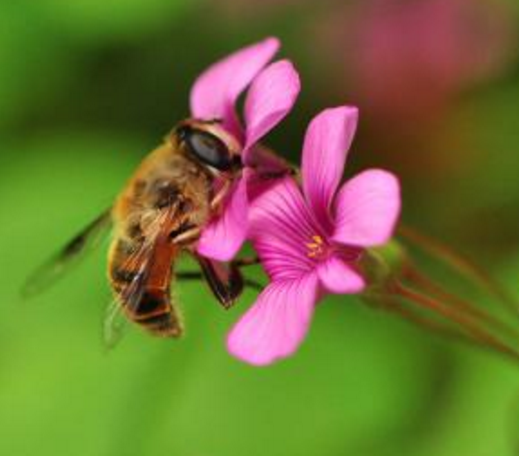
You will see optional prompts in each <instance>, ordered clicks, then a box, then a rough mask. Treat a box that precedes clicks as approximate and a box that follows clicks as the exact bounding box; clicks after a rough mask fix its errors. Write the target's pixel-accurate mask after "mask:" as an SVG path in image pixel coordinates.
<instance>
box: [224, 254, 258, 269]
mask: <svg viewBox="0 0 519 456" xmlns="http://www.w3.org/2000/svg"><path fill="white" fill-rule="evenodd" d="M260 263H261V259H260V257H259V256H258V255H254V256H249V257H244V258H237V259H236V260H233V261H231V264H232V265H233V266H235V267H237V268H243V267H245V266H254V265H256V264H260Z"/></svg>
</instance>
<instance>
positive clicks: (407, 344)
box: [0, 0, 519, 456]
mask: <svg viewBox="0 0 519 456" xmlns="http://www.w3.org/2000/svg"><path fill="white" fill-rule="evenodd" d="M421 1H425V0H421ZM404 3H405V2H404ZM409 3H411V2H409ZM352 5H353V3H352ZM508 7H509V11H508V18H509V22H510V27H511V28H512V29H513V30H515V27H517V26H518V24H519V22H518V21H517V12H518V11H519V8H518V5H517V4H516V3H515V2H514V1H510V2H509V3H508ZM343 9H344V3H341V2H337V1H324V2H311V1H300V2H295V1H292V2H290V1H284V2H279V3H272V2H263V3H260V2H259V0H258V1H257V2H254V1H243V2H233V1H232V0H226V1H214V2H204V1H202V0H199V1H188V0H175V1H172V0H170V1H168V0H146V1H145V0H129V1H128V0H127V1H124V2H123V1H122V0H113V1H106V0H90V1H88V0H78V1H75V2H65V1H60V0H40V1H37V2H36V1H30V0H23V1H22V0H20V1H17V2H8V1H7V0H3V2H2V3H1V4H0V139H1V145H0V209H1V214H2V215H1V221H2V223H1V224H0V272H1V276H0V281H1V282H0V283H1V285H2V286H1V288H0V305H1V309H2V318H1V319H0V429H1V432H0V454H1V455H13V456H25V455H30V456H32V455H38V456H45V455H54V456H56V455H75V456H83V455H96V456H97V455H107V456H108V455H125V456H131V455H157V456H160V455H179V456H233V455H240V456H241V455H251V456H254V455H258V456H260V455H261V456H264V455H270V456H276V455H283V456H289V455H330V456H332V455H333V456H337V455H360V456H389V455H395V456H397V455H398V456H405V455H413V456H460V455H471V456H487V455H488V456H508V455H514V454H518V451H519V370H518V369H517V366H514V365H512V364H510V363H508V362H507V361H505V360H504V359H503V358H500V357H498V356H492V355H490V354H488V353H484V352H482V351H478V350H476V349H473V348H470V347H466V346H462V345H458V344H456V343H454V342H452V341H445V340H442V339H441V338H440V337H438V336H436V335H431V334H428V333H426V332H424V331H423V330H422V329H420V328H415V327H413V326H410V325H408V324H407V323H405V322H401V321H400V320H398V319H396V318H394V317H392V316H391V315H388V314H384V313H381V312H375V311H373V310H372V309H370V308H368V307H365V306H364V305H363V303H362V302H361V301H359V300H358V299H356V298H354V297H329V298H327V299H326V300H325V301H324V303H323V305H321V306H319V308H318V311H317V312H316V317H315V319H314V322H313V325H312V329H311V333H310V335H309V337H308V338H307V340H306V341H305V343H304V344H303V346H302V347H301V349H300V350H299V352H298V353H297V354H296V355H295V356H294V357H293V358H291V359H288V360H286V361H283V362H280V363H279V364H276V365H274V366H271V367H268V368H262V369H258V368H253V367H250V366H247V365H245V364H242V363H240V362H238V361H236V360H234V359H233V358H231V357H230V356H229V355H228V354H227V353H226V351H225V344H224V340H225V335H226V333H227V331H228V329H229V328H230V326H231V325H232V324H233V322H235V321H236V320H237V318H238V317H239V315H241V314H242V313H243V311H244V309H245V308H246V306H248V305H250V304H251V303H252V302H253V300H254V298H255V294H254V292H253V291H247V292H246V293H245V295H244V296H243V299H242V300H241V302H240V303H239V305H238V306H237V307H236V308H234V309H232V310H231V311H228V312H224V311H222V310H221V309H220V308H219V306H218V305H217V304H216V303H215V302H214V301H213V299H212V298H211V296H210V295H209V292H208V291H207V290H206V288H205V287H204V286H203V285H202V284H200V283H185V284H180V285H179V287H178V295H179V298H180V300H181V302H182V308H183V311H184V313H185V318H186V326H187V334H186V337H185V338H184V339H183V340H181V341H162V340H154V339H153V338H150V337H149V336H147V335H145V334H142V333H141V332H139V331H138V330H136V329H134V328H128V333H127V334H126V337H125V338H124V340H123V341H122V342H121V344H120V345H119V346H118V347H117V348H116V349H115V350H112V351H109V352H107V351H106V350H105V348H104V347H103V343H102V336H101V328H102V320H103V316H104V312H105V307H106V306H107V305H108V304H109V302H110V291H109V288H108V286H107V283H106V279H105V250H106V249H103V248H102V249H100V250H99V251H96V252H95V253H94V254H93V255H91V256H90V257H89V258H88V259H87V260H86V261H85V262H84V263H82V264H81V265H80V267H78V268H77V269H75V270H73V271H71V273H70V275H69V276H67V278H66V279H65V280H63V281H61V282H60V283H58V284H56V286H55V287H53V288H52V289H50V290H49V291H48V292H46V293H45V294H44V295H42V296H40V297H37V298H35V299H34V300H31V301H22V300H21V299H20V297H19V289H20V287H21V285H22V283H23V281H24V279H25V278H26V277H27V276H28V275H29V274H30V272H31V271H32V270H33V269H34V267H35V266H37V265H38V264H39V263H41V262H42V261H43V260H44V259H45V258H46V257H48V256H49V255H51V254H52V253H53V252H55V251H56V250H57V249H58V248H59V246H60V245H62V244H63V243H64V242H65V241H66V240H67V239H68V238H70V237H71V236H72V235H74V234H75V233H76V232H77V231H78V230H79V229H81V228H82V227H83V226H84V225H86V224H87V223H88V222H89V221H90V220H92V219H93V218H95V217H96V216H97V215H98V214H99V213H100V212H101V211H102V210H103V209H105V208H106V207H108V206H109V205H110V203H111V201H112V199H113V197H114V195H116V194H117V192H118V191H119V189H120V188H121V187H122V185H124V182H125V180H126V179H127V178H128V177H129V176H130V175H131V173H132V170H133V169H134V168H135V167H136V166H137V164H138V163H139V161H140V160H141V159H142V158H143V157H144V156H145V155H146V153H147V151H149V150H151V149H152V148H153V147H155V145H156V144H157V143H158V142H159V141H160V138H161V137H162V136H163V135H164V133H165V132H167V131H168V130H169V129H170V128H171V127H172V125H174V124H175V123H176V122H177V121H178V120H180V119H182V118H184V117H186V116H187V115H188V93H189V88H190V84H191V82H192V81H193V80H194V78H195V77H196V76H197V74H199V72H200V71H202V70H203V69H204V68H205V67H207V66H208V65H209V64H210V63H212V62H214V61H215V60H217V59H218V58H220V57H221V56H223V55H225V54H226V53H229V52H231V51H233V50H235V49H238V48H239V47H241V46H243V45H245V44H249V43H252V42H255V41H258V40H260V39H262V38H263V37H264V36H269V35H276V36H278V37H280V38H281V40H282V42H283V50H282V56H284V57H289V58H291V59H292V60H294V62H295V63H296V65H297V67H298V69H299V70H300V72H301V76H302V81H303V92H302V94H301V97H300V100H299V102H298V104H297V106H296V109H295V110H294V112H293V114H291V116H290V117H289V119H288V120H287V121H286V122H285V123H284V124H283V125H282V126H280V128H278V129H277V131H276V132H274V133H273V134H272V135H271V136H270V137H269V138H268V142H269V144H270V145H272V146H273V147H275V148H276V149H277V150H280V151H281V152H282V153H283V154H284V155H285V156H287V157H289V158H291V159H292V160H293V161H294V162H296V163H297V162H298V161H299V151H300V148H301V143H302V136H303V132H304V129H305V127H306V125H307V123H308V121H309V120H310V119H311V117H312V116H313V115H314V114H315V113H317V112H318V111H319V110H321V109H323V108H325V107H327V106H332V105H338V104H342V103H355V104H358V105H359V106H360V108H361V113H362V114H361V126H360V131H359V135H358V137H357V140H356V142H355V145H354V147H353V151H352V156H351V159H350V166H349V167H348V169H347V174H348V175H351V174H352V173H353V172H354V171H355V170H358V169H361V168H365V167H368V166H384V167H386V168H389V169H391V170H393V171H395V172H397V173H398V174H399V176H400V177H401V180H402V184H403V189H404V214H403V218H404V220H405V221H406V222H407V223H409V224H412V225H414V226H417V227H418V228H420V229H422V230H424V231H426V232H428V233H431V234H433V235H435V236H437V237H439V238H441V239H443V240H445V241H447V242H450V243H452V244H454V245H456V246H457V247H458V248H459V249H460V250H461V251H464V252H468V253H469V254H470V255H471V256H472V257H474V258H477V259H478V260H479V261H480V262H481V263H482V264H484V265H485V266H486V268H487V269H488V270H489V272H491V273H492V274H493V275H494V276H495V277H496V278H498V279H499V280H501V281H502V282H503V283H505V284H507V285H508V286H509V288H510V290H511V291H512V292H513V293H514V294H515V295H516V296H518V297H519V234H518V233H519V217H518V209H519V178H518V176H519V65H518V60H517V58H516V54H517V51H518V49H519V46H517V44H518V41H517V40H516V39H515V37H516V36H517V35H513V34H512V38H511V39H510V41H509V42H507V43H506V44H503V45H502V46H507V51H508V53H509V54H510V56H509V57H508V61H507V64H506V65H503V67H502V68H501V69H500V70H499V71H497V70H496V71H495V74H492V75H491V77H490V76H489V77H488V78H486V79H484V80H480V81H478V83H477V84H466V85H464V86H460V87H459V88H458V87H456V90H451V91H450V92H449V94H448V103H446V104H445V105H444V106H443V107H442V109H441V110H440V112H439V113H437V115H436V116H435V118H434V119H433V120H431V119H429V118H428V117H427V116H423V117H420V116H414V115H413V116H411V117H408V118H404V119H403V120H401V122H397V123H396V127H395V123H394V122H393V120H394V119H389V118H387V119H384V118H383V116H381V115H379V114H380V113H378V112H377V111H376V109H375V108H373V106H372V105H369V104H368V103H367V102H366V103H365V104H364V99H363V98H362V97H360V96H357V95H356V93H357V92H356V86H355V83H354V82H352V81H354V78H353V76H352V75H353V74H354V71H355V68H351V69H350V70H349V69H348V64H347V62H346V63H344V66H345V69H344V68H343V69H340V68H342V66H340V65H342V63H341V62H342V60H341V59H344V57H345V55H344V54H345V53H347V52H346V51H345V53H341V52H338V50H340V49H343V48H341V47H340V46H339V47H333V46H332V45H331V44H330V45H328V44H327V43H329V41H327V40H326V37H327V36H328V32H329V31H330V30H332V31H333V27H339V31H342V30H343V29H344V30H346V29H348V27H349V26H350V22H349V21H350V20H351V18H352V17H354V14H353V13H354V12H353V11H352V13H351V15H350V14H349V12H348V10H346V11H343ZM335 11H342V13H341V14H342V16H341V17H343V22H339V25H337V21H335V22H334V24H332V23H331V22H330V21H331V17H332V16H334V14H335ZM492 11H493V10H492ZM496 11H497V9H496ZM460 27H461V25H460ZM474 39H476V38H474ZM348 46H351V43H350V44H348V43H344V49H349V48H348ZM410 59H411V58H410ZM350 72H351V74H350ZM363 93H364V96H366V91H365V90H364V92H363ZM368 95H369V90H368ZM404 98H405V97H404ZM407 103H409V105H416V104H418V103H417V100H415V99H413V97H408V99H407ZM253 274H256V272H254V271H253Z"/></svg>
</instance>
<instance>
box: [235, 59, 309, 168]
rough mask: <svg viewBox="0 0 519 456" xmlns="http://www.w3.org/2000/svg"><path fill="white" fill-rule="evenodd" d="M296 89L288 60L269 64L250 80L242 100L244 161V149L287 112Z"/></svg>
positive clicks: (246, 149) (297, 89) (296, 91)
mask: <svg viewBox="0 0 519 456" xmlns="http://www.w3.org/2000/svg"><path fill="white" fill-rule="evenodd" d="M300 89H301V83H300V81H299V75H298V74H297V71H296V70H295V68H294V66H293V65H292V63H291V62H289V61H288V60H281V61H279V62H275V63H272V64H271V65H269V66H268V67H267V68H265V69H264V70H263V71H262V72H261V73H260V74H259V75H258V76H257V77H256V78H255V79H254V81H253V83H252V85H251V87H250V89H249V91H248V93H247V98H246V100H245V125H246V144H245V148H244V152H243V160H244V162H245V163H247V151H248V149H249V148H250V147H251V146H252V145H254V144H255V143H256V142H258V141H259V140H260V139H261V138H262V137H263V136H265V135H266V134H267V133H268V132H269V131H270V130H272V128H274V126H276V125H277V124H278V123H279V122H280V121H281V120H282V119H283V118H284V117H285V116H286V115H287V114H288V113H289V112H290V110H291V109H292V107H293V106H294V103H295V101H296V98H297V95H298V94H299V90H300Z"/></svg>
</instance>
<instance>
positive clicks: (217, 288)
mask: <svg viewBox="0 0 519 456" xmlns="http://www.w3.org/2000/svg"><path fill="white" fill-rule="evenodd" d="M241 168H242V165H241V160H240V144H239V142H238V141H237V139H236V138H234V137H233V136H232V135H231V134H229V133H228V132H227V131H226V130H225V129H224V128H223V127H222V126H221V123H220V122H219V121H217V120H212V121H201V120H195V119H187V120H184V121H182V122H180V123H179V124H178V125H177V126H176V127H175V128H174V129H173V131H172V132H171V133H170V134H169V135H168V136H167V137H166V139H165V141H164V143H163V144H162V145H161V146H159V147H158V148H157V149H155V150H154V151H152V152H151V153H150V154H149V155H148V156H147V157H146V158H145V159H144V161H143V162H142V163H141V164H140V166H139V167H138V168H137V170H136V172H135V173H134V174H133V176H132V177H131V178H130V179H129V181H128V182H127V184H126V185H125V187H124V188H123V190H122V192H121V193H120V194H119V196H118V197H117V198H116V200H115V203H114V205H113V207H112V208H111V209H109V210H107V211H105V212H104V213H103V214H101V216H99V217H98V218H97V219H96V220H94V221H93V222H92V223H91V224H90V225H88V226H87V227H86V228H85V229H84V230H83V231H82V232H81V233H80V234H79V235H78V236H76V237H75V238H74V239H72V240H71V241H70V242H69V243H68V244H67V245H65V247H64V248H63V249H62V250H61V252H59V253H58V255H57V256H55V257H54V258H52V259H51V260H50V261H49V262H48V263H46V264H45V265H44V266H43V267H42V268H40V269H39V270H37V271H36V272H35V273H34V274H33V275H32V276H31V277H30V278H29V280H28V281H27V283H26V285H25V287H24V290H23V291H24V294H25V295H26V296H32V295H34V294H36V293H37V292H39V291H40V290H41V289H43V288H46V287H48V285H49V284H50V283H52V282H54V281H55V280H56V279H57V278H58V277H60V276H61V275H62V274H63V272H64V271H65V270H67V269H68V267H69V266H70V265H71V264H73V263H75V262H76V260H77V259H78V258H79V257H81V256H82V255H83V254H84V253H85V252H87V251H89V250H91V249H92V248H93V247H95V246H96V245H98V244H99V240H100V239H101V238H102V236H101V235H102V234H103V233H105V232H106V231H107V228H108V227H110V226H112V227H113V236H112V241H111V245H110V248H109V254H108V279H109V282H110V285H111V288H112V291H113V294H114V304H113V305H112V308H111V309H110V312H109V314H108V316H107V320H106V328H105V337H106V339H107V342H108V343H111V339H113V338H114V337H115V336H116V335H117V332H118V331H119V329H118V327H117V325H118V324H119V323H117V322H118V319H117V316H118V315H120V314H122V315H123V316H124V317H126V319H128V320H130V321H132V322H134V323H136V324H137V325H139V326H141V327H142V328H144V329H145V330H146V331H148V332H149V333H151V334H153V335H155V336H160V337H179V336H180V335H182V333H183V324H182V318H181V315H180V312H179V310H178V307H177V305H176V303H175V302H174V300H173V299H172V297H171V285H172V282H174V280H175V277H174V274H173V267H174V264H175V262H176V260H177V258H178V257H179V255H180V254H182V253H184V252H187V253H189V254H191V255H193V256H194V257H195V258H196V259H197V261H198V263H199V264H200V267H201V270H202V274H201V276H202V277H203V278H204V279H205V280H206V282H207V283H208V284H209V286H210V288H211V290H212V292H213V294H214V295H215V296H216V298H217V299H218V301H219V302H220V303H221V304H222V305H223V306H224V307H225V308H229V307H230V306H232V305H233V304H234V302H235V301H236V299H237V298H238V296H239V295H240V293H241V292H242V289H243V284H244V282H243V278H242V275H241V273H240V270H239V267H238V264H237V263H229V264H224V263H220V262H217V261H213V260H210V259H207V258H204V257H201V256H199V255H198V254H197V253H196V244H197V240H198V239H199V237H200V234H201V232H202V230H203V228H204V226H206V224H207V223H208V222H209V220H210V219H211V217H213V216H214V215H216V214H218V211H220V210H221V208H222V203H223V201H224V200H225V197H226V195H227V194H228V191H229V189H230V187H231V186H232V184H233V182H234V181H235V179H236V177H237V176H238V175H239V174H240V172H241Z"/></svg>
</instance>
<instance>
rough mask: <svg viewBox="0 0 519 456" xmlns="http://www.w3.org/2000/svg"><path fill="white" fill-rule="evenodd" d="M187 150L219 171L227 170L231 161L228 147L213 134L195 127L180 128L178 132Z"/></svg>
mask: <svg viewBox="0 0 519 456" xmlns="http://www.w3.org/2000/svg"><path fill="white" fill-rule="evenodd" d="M178 134H179V136H180V138H181V139H182V140H183V141H184V142H185V144H186V145H187V147H188V149H189V151H190V152H191V153H192V154H193V155H194V156H195V157H196V158H198V159H199V160H200V161H201V162H203V163H205V164H207V165H209V166H212V167H213V168H216V169H218V170H220V171H228V170H229V169H231V168H232V166H233V162H232V159H231V154H230V152H229V149H228V148H227V146H226V145H225V144H224V142H223V141H222V140H221V139H219V138H217V137H216V136H215V135H213V134H211V133H208V132H206V131H201V130H195V129H181V131H179V132H178Z"/></svg>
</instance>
